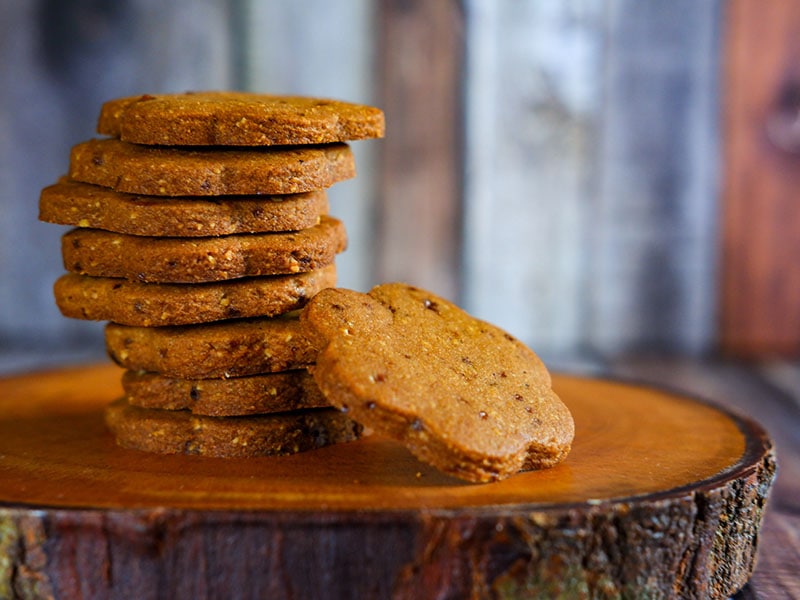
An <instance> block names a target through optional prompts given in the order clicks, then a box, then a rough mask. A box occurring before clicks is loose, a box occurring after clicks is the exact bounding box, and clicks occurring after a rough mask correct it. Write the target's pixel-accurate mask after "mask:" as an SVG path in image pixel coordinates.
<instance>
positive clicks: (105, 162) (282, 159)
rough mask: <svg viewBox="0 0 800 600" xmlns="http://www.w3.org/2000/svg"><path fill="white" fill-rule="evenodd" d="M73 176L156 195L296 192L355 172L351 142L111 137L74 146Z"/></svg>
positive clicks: (337, 179)
mask: <svg viewBox="0 0 800 600" xmlns="http://www.w3.org/2000/svg"><path fill="white" fill-rule="evenodd" d="M69 175H70V177H71V178H72V179H75V180H77V181H82V182H84V183H94V184H96V185H102V186H105V187H108V188H111V189H113V190H116V191H118V192H127V193H131V194H151V195H154V196H226V195H241V194H248V195H251V194H297V193H300V192H310V191H312V190H322V189H325V188H328V187H330V186H332V185H333V184H334V183H336V182H337V181H342V180H344V179H349V178H350V177H353V176H355V162H354V160H353V154H352V153H351V152H350V148H349V147H348V146H347V145H346V144H328V145H325V146H290V147H286V146H280V147H269V148H247V149H239V148H219V147H214V148H209V149H198V148H192V149H187V148H169V147H160V146H159V147H151V146H137V145H135V144H129V143H127V142H121V141H119V140H115V139H106V140H89V141H86V142H82V143H80V144H78V145H77V146H75V147H74V148H73V149H72V153H71V155H70V168H69Z"/></svg>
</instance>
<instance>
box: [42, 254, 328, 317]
mask: <svg viewBox="0 0 800 600" xmlns="http://www.w3.org/2000/svg"><path fill="white" fill-rule="evenodd" d="M335 284H336V267H335V265H329V266H327V267H323V268H322V269H318V270H315V271H308V272H306V273H298V274H297V275H273V276H268V277H247V278H244V279H232V280H228V281H221V282H214V283H198V284H185V283H138V282H135V281H129V280H127V279H119V278H110V277H90V276H88V275H76V274H74V273H68V274H67V275H63V276H62V277H60V278H59V279H58V280H57V281H56V283H55V286H54V293H55V298H56V304H57V305H58V308H59V309H60V310H61V313H62V314H63V315H64V316H65V317H72V318H74V319H89V320H94V321H113V322H114V323H122V324H123V325H136V326H142V327H154V326H163V325H189V324H193V323H208V322H211V321H221V320H224V319H234V318H241V317H258V316H263V317H273V316H276V315H280V314H283V313H287V312H291V311H293V310H296V309H298V308H302V307H303V306H304V305H305V304H306V302H307V301H308V299H309V298H311V297H312V296H313V295H314V294H316V293H317V292H318V291H320V290H322V289H325V288H327V287H332V286H334V285H335Z"/></svg>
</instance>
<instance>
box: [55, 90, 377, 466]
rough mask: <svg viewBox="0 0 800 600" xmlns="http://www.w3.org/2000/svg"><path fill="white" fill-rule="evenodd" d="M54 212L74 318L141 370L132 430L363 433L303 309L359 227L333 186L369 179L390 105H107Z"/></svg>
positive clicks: (186, 446)
mask: <svg viewBox="0 0 800 600" xmlns="http://www.w3.org/2000/svg"><path fill="white" fill-rule="evenodd" d="M98 132H99V133H101V134H103V135H106V136H108V137H107V138H104V139H93V140H89V141H87V142H84V143H81V144H78V145H77V146H75V147H74V148H73V150H72V154H71V157H70V170H69V176H68V177H65V178H63V179H62V180H61V181H59V182H58V183H56V184H55V185H52V186H50V187H48V188H45V189H44V190H43V191H42V195H41V199H40V218H41V219H42V220H44V221H48V222H52V223H58V224H62V225H72V226H74V227H76V229H73V230H72V231H70V232H68V233H67V234H65V235H64V236H63V241H62V254H63V259H64V265H65V267H66V269H67V270H68V271H69V273H68V274H66V275H64V276H63V277H61V278H60V279H59V280H58V281H57V282H56V285H55V296H56V301H57V304H58V306H59V308H60V310H61V311H62V313H63V314H64V315H66V316H69V317H75V318H81V319H93V320H102V321H110V323H109V324H108V325H107V326H106V344H107V349H108V352H109V354H110V355H111V357H112V358H113V359H114V360H115V361H116V362H117V363H118V364H119V365H120V366H122V367H123V368H125V369H126V371H125V373H124V375H123V378H122V381H123V387H124V390H125V397H124V398H122V399H120V400H118V401H117V402H115V403H114V404H112V406H110V407H109V409H108V411H107V415H106V416H107V422H108V424H109V426H110V428H111V430H112V432H113V433H114V435H115V436H116V439H117V442H118V443H120V444H122V445H124V446H128V447H134V448H139V449H142V450H148V451H153V452H161V453H181V452H183V453H191V454H203V455H209V456H238V457H241V456H259V455H266V454H287V453H293V452H298V451H303V450H307V449H311V448H316V447H320V446H323V445H327V444H330V443H334V442H339V441H346V440H350V439H353V438H354V437H356V436H357V435H358V432H359V426H358V425H356V424H355V423H353V422H352V421H350V420H349V419H348V418H347V417H346V416H345V415H344V414H343V413H341V412H340V411H338V410H335V409H333V408H331V407H329V406H328V405H327V402H326V400H325V399H324V398H323V397H322V395H321V393H320V392H319V390H318V389H317V387H316V385H315V383H314V382H313V380H312V379H311V378H310V376H309V375H308V373H307V371H306V367H307V366H308V365H309V364H310V363H311V362H313V360H314V359H315V356H316V350H315V348H314V347H313V343H312V342H311V340H310V338H309V336H308V335H307V334H306V333H305V331H304V328H303V327H302V326H301V324H300V321H299V320H298V317H297V311H298V310H299V309H300V308H302V307H303V305H304V304H305V303H306V302H307V300H308V299H309V298H311V297H312V296H314V295H315V294H316V293H317V292H318V291H319V290H321V289H324V288H327V287H331V286H333V285H334V284H335V282H336V272H335V265H334V259H335V256H336V255H337V254H338V253H339V252H341V251H343V250H344V248H345V245H346V233H345V229H344V226H343V224H342V223H341V222H340V221H338V220H336V219H335V218H333V217H331V216H329V215H328V203H327V197H326V192H325V190H326V189H327V188H328V187H329V186H331V185H333V184H334V183H336V182H337V181H341V180H344V179H346V178H349V177H352V176H354V175H355V168H354V161H353V157H352V154H351V152H350V149H349V147H348V146H347V144H346V142H347V141H350V140H358V139H366V138H374V137H381V136H382V135H383V114H382V113H381V111H379V110H378V109H375V108H371V107H366V106H360V105H354V104H349V103H343V102H335V101H328V100H315V99H310V98H296V97H274V96H263V95H254V94H246V93H224V92H206V93H197V94H180V95H167V96H141V97H136V98H122V99H118V100H113V101H111V102H108V103H106V104H105V105H104V106H103V108H102V111H101V115H100V119H99V124H98Z"/></svg>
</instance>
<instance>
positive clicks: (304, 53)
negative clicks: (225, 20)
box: [240, 0, 385, 290]
mask: <svg viewBox="0 0 800 600" xmlns="http://www.w3.org/2000/svg"><path fill="white" fill-rule="evenodd" d="M376 8H377V7H376V5H374V4H372V3H370V2H369V1H368V0H355V1H350V0H336V1H325V0H298V1H296V2H290V3H289V2H286V3H276V2H260V1H258V0H242V10H243V12H242V15H241V23H242V34H243V39H242V40H240V43H241V44H242V45H243V49H242V56H243V60H244V64H243V65H242V75H243V85H244V87H246V88H247V89H250V90H252V91H257V92H264V93H274V94H299V95H307V96H319V97H329V98H336V99H339V100H345V101H348V102H360V103H364V104H370V105H372V104H375V105H380V102H379V98H378V97H377V90H376V89H375V85H374V81H375V69H376V66H377V65H376V60H377V59H376V58H375V52H376V48H375V46H376V43H377V41H376V36H375V22H376V19H377V15H376ZM381 108H383V107H381ZM384 143H385V142H384V141H383V140H367V141H358V142H353V143H352V144H351V148H352V150H353V154H354V155H355V159H356V172H357V176H356V178H355V179H351V180H349V181H344V182H340V183H337V184H336V185H335V186H333V187H332V188H331V189H330V190H329V197H330V201H331V213H332V214H333V215H335V216H336V217H338V218H339V219H341V220H342V221H343V222H344V224H345V227H346V229H347V234H348V238H349V243H348V249H347V251H346V252H345V253H344V254H342V255H340V256H339V257H338V258H337V260H336V264H337V269H338V280H339V285H341V286H342V287H348V288H352V289H357V290H367V289H369V288H370V287H371V286H372V285H374V283H375V282H374V280H373V274H374V269H375V251H374V244H375V241H376V233H375V223H374V220H375V213H376V211H377V204H378V198H377V197H376V195H377V187H378V169H379V164H380V158H379V154H380V152H381V149H382V148H383V145H384Z"/></svg>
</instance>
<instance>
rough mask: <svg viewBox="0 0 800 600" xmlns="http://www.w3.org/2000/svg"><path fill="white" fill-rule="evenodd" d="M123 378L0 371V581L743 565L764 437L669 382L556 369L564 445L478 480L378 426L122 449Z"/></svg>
mask: <svg viewBox="0 0 800 600" xmlns="http://www.w3.org/2000/svg"><path fill="white" fill-rule="evenodd" d="M119 376H120V371H119V369H117V368H116V367H113V366H110V365H103V366H95V367H91V368H79V369H71V370H61V371H51V372H44V373H35V374H30V375H20V376H16V377H9V378H6V379H3V380H0V559H1V560H0V597H3V598H5V597H10V598H17V597H22V598H51V597H82V598H95V597H97V598H130V597H142V598H144V597H148V598H150V597H152V598H162V597H163V598H173V597H193V598H217V597H230V594H231V593H235V594H237V595H239V596H241V597H250V596H252V597H257V596H259V595H260V594H263V592H264V590H269V591H270V597H276V598H296V597H320V596H321V595H324V596H325V597H328V598H352V597H360V598H388V597H392V598H420V597H444V596H445V595H446V596H448V597H519V596H520V595H521V594H523V595H524V594H527V595H533V596H534V597H537V595H538V596H541V595H544V596H546V597H576V595H580V594H585V593H589V594H590V595H597V594H601V593H602V594H608V593H611V592H614V593H618V594H622V593H623V592H624V593H626V594H631V593H632V594H634V595H635V596H636V597H641V596H643V595H644V596H647V597H650V596H653V597H660V596H662V595H664V594H667V595H668V594H675V593H677V594H678V595H679V596H681V597H704V598H724V597H727V596H729V595H730V594H732V593H734V592H736V591H737V590H740V589H742V588H743V586H745V584H746V582H747V580H748V578H749V577H750V576H751V573H752V571H753V568H754V560H755V556H756V542H757V540H758V539H759V535H758V531H759V528H760V523H761V517H762V513H763V509H764V504H765V501H766V495H767V492H768V490H769V488H770V485H771V483H772V480H773V478H774V472H775V464H774V455H773V450H772V446H771V442H770V440H769V438H768V437H767V435H766V433H765V432H764V430H763V429H762V428H761V427H760V426H759V425H757V424H756V423H754V422H752V421H750V420H748V419H745V418H740V417H737V416H735V415H733V414H730V413H728V412H726V411H724V410H720V409H718V408H715V407H713V406H711V405H708V404H705V403H702V402H698V401H694V400H691V399H689V398H687V397H684V396H682V395H680V394H674V393H669V392H664V391H658V390H655V389H652V388H649V387H646V386H640V385H634V384H626V383H621V382H614V381H604V380H599V379H589V378H581V377H569V376H559V377H556V378H555V387H556V389H557V391H558V392H559V393H560V394H561V396H562V397H563V399H564V401H565V402H566V403H567V405H569V406H570V408H571V410H572V411H573V414H574V416H575V420H576V425H577V427H576V429H577V431H576V440H575V444H574V448H573V451H572V453H571V454H570V456H569V457H568V459H567V460H566V461H565V462H564V463H562V464H561V465H559V466H557V467H555V468H553V469H549V470H544V471H539V472H532V473H521V474H518V475H516V476H514V477H512V478H510V479H508V480H506V481H503V482H499V483H493V484H484V485H473V484H467V483H464V482H462V481H458V480H455V479H452V478H449V477H447V476H445V475H442V474H440V473H438V472H436V471H434V470H433V469H431V468H429V467H427V466H425V465H423V464H421V463H419V462H418V461H416V459H414V458H413V456H411V455H410V454H409V453H408V452H407V451H406V450H405V449H404V448H403V447H402V446H400V445H399V444H396V443H394V442H391V441H388V440H381V439H378V438H373V437H366V438H364V439H362V440H360V441H358V442H353V443H348V444H342V445H339V446H336V447H331V448H325V449H321V450H318V451H313V452H308V453H305V454H300V455H296V456H292V457H282V458H264V459H248V460H221V459H207V458H200V457H192V456H157V455H150V454H145V453H141V452H136V451H129V450H124V449H122V448H119V447H117V446H116V445H115V444H114V442H113V440H112V439H111V437H110V436H109V434H108V433H107V432H106V430H105V428H104V426H103V420H102V411H103V408H104V406H105V405H106V404H107V403H108V402H110V401H111V400H113V399H114V398H115V397H117V396H118V395H119V394H120V384H119ZM720 540H725V543H720ZM98 565H99V568H98Z"/></svg>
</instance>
